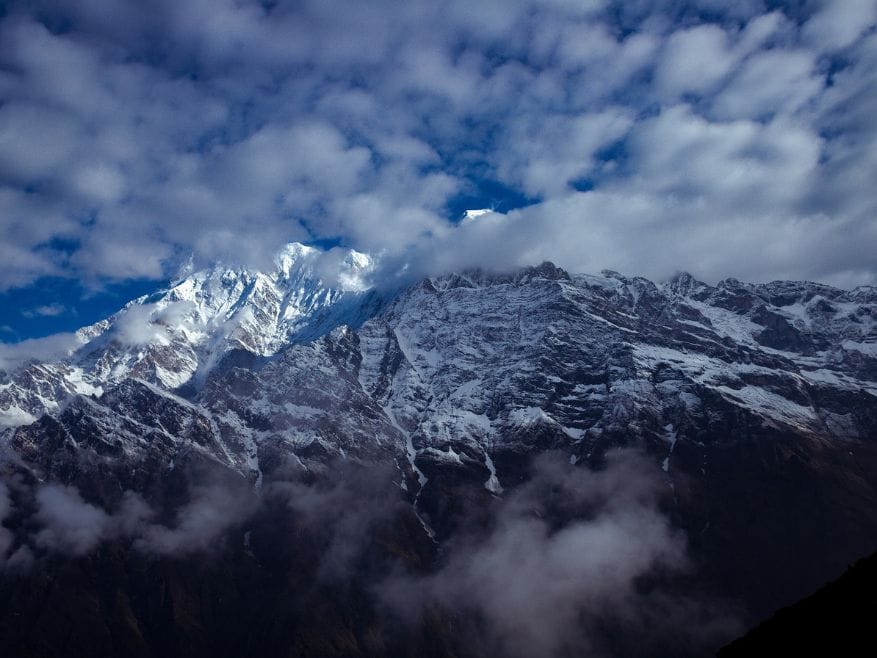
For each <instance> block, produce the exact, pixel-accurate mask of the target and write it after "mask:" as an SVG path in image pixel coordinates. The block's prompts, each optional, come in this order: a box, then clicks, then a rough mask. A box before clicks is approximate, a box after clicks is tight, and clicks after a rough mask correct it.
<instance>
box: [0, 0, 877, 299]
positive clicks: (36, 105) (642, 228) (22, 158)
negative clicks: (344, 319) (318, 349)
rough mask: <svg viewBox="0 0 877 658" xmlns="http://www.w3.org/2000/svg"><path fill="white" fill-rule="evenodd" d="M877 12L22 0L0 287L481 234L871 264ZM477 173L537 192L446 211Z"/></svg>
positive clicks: (436, 259) (586, 253) (6, 145)
mask: <svg viewBox="0 0 877 658" xmlns="http://www.w3.org/2000/svg"><path fill="white" fill-rule="evenodd" d="M875 20H877V14H875V5H874V3H873V2H868V1H866V2H859V1H856V0H850V1H849V2H837V3H820V2H808V3H803V4H802V3H794V4H790V5H789V6H788V7H782V6H780V7H777V6H776V3H771V8H770V9H768V8H767V7H766V6H765V4H764V3H761V2H757V1H753V2H745V3H734V6H733V7H728V6H727V3H718V2H714V1H711V0H710V1H708V0H700V1H698V2H688V3H679V2H662V3H653V2H650V3H638V2H625V3H615V2H608V1H607V2H602V1H599V0H595V1H594V2H566V1H563V0H514V1H513V2H508V1H505V2H499V1H495V2H494V1H490V2H479V3H475V4H473V3H466V2H459V1H457V0H445V1H444V2H438V3H436V2H426V1H425V0H423V1H420V0H417V1H414V2H408V3H404V6H399V4H398V3H391V2H388V1H379V2H369V3H362V2H352V1H348V0H333V2H328V3H327V2H323V3H317V2H296V3H286V2H279V3H256V2H232V1H231V0H223V1H220V2H215V1H214V2H201V1H199V0H188V1H186V2H168V1H164V0H159V1H155V2H150V3H138V2H119V3H114V4H113V7H112V8H108V7H107V5H106V4H105V3H100V2H90V1H88V2H76V3H72V2H71V3H56V2H52V3H41V2H37V3H18V4H16V3H12V4H11V6H10V8H9V10H8V11H7V13H6V15H5V17H4V18H3V19H2V21H0V44H2V45H0V98H2V105H0V226H2V230H3V235H4V238H5V239H4V241H3V244H2V245H0V286H2V287H9V286H18V285H24V284H27V283H29V282H32V281H34V280H35V279H37V278H38V277H40V276H44V275H66V276H76V277H80V278H82V279H85V280H87V281H91V282H101V281H108V280H118V279H125V278H132V277H133V278H138V277H156V278H158V277H161V276H165V275H167V274H168V273H170V272H173V271H174V269H175V268H176V267H177V266H178V265H179V263H180V262H181V261H182V260H183V259H185V258H186V257H187V256H188V254H189V253H194V254H195V257H196V261H197V262H209V261H213V260H215V259H217V258H222V259H224V260H226V261H231V260H237V261H241V262H245V263H249V264H255V265H261V264H264V263H267V262H268V259H269V258H270V255H271V253H272V252H273V251H274V250H275V249H276V248H277V246H278V245H279V244H281V243H283V242H285V241H288V240H297V239H298V240H301V239H309V238H335V237H340V238H341V239H342V240H343V241H344V242H345V243H347V244H349V245H350V246H353V247H357V248H360V249H363V250H368V251H372V252H376V253H383V254H385V255H386V256H387V258H388V259H389V260H390V261H392V262H396V261H397V260H405V259H410V260H412V261H418V262H425V263H429V264H432V265H434V266H435V267H439V266H440V265H446V266H449V267H450V266H454V267H456V266H466V265H471V264H484V263H480V261H481V260H482V258H483V254H484V253H485V248H484V244H483V243H480V242H478V240H479V239H482V238H483V239H486V240H489V241H490V242H489V244H490V245H491V246H492V248H491V250H490V251H491V252H493V253H501V254H503V257H502V258H498V257H497V259H496V260H497V265H512V264H519V263H522V262H528V263H531V262H533V261H534V260H537V259H542V258H550V259H552V260H555V261H557V262H558V263H559V264H561V265H563V266H566V267H568V268H570V269H574V270H594V269H599V268H601V267H612V268H613V269H618V270H624V271H627V272H630V273H634V274H645V275H648V276H652V277H658V278H660V277H663V276H666V275H667V274H669V273H671V272H672V271H674V270H677V269H680V268H681V269H689V270H692V271H694V272H695V273H696V274H698V275H699V276H701V277H703V278H705V279H716V278H720V277H723V276H737V277H739V278H743V279H770V278H776V277H791V278H818V279H823V280H827V281H830V282H834V283H840V284H843V285H848V284H854V283H867V282H873V281H874V280H875V270H874V264H873V258H872V256H871V253H872V252H873V247H874V246H875V244H877V228H875V221H874V216H875V210H877V193H875V192H874V189H873V187H874V186H873V185H871V184H870V181H873V180H875V174H877V161H875V157H874V155H873V154H874V153H875V152H877V151H875V149H874V148H873V146H874V142H875V139H877V128H875V125H874V122H873V120H871V119H870V118H869V117H871V116H873V112H869V109H871V108H872V106H873V105H874V104H875V101H874V99H875V96H877V94H875V91H874V90H875V88H877V85H875V82H877V80H875V75H877V74H875V73H874V71H875V70H877V68H875V67H874V66H873V63H874V57H875V50H877V45H875V44H877V33H875V29H874V25H875ZM482 180H491V181H496V182H499V183H501V184H503V185H505V186H507V187H508V188H509V189H511V190H514V191H515V192H516V193H518V194H521V195H525V196H528V197H530V198H532V199H533V200H534V201H536V203H535V204H534V205H532V206H530V207H529V208H527V209H526V210H521V211H518V212H516V213H512V214H510V215H509V216H508V217H505V218H503V217H498V216H495V217H492V218H490V219H489V220H488V226H485V227H479V228H475V227H471V226H469V227H467V226H456V225H455V224H454V223H453V222H452V221H451V220H453V219H456V218H451V217H449V216H448V211H447V208H448V204H449V202H450V201H452V200H453V199H455V198H456V197H457V196H458V195H461V194H473V193H474V192H475V191H476V186H477V183H478V182H479V181H482ZM473 240H474V241H475V243H474V244H473V242H472V241H473ZM71 245H72V246H71Z"/></svg>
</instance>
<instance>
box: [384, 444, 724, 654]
mask: <svg viewBox="0 0 877 658" xmlns="http://www.w3.org/2000/svg"><path fill="white" fill-rule="evenodd" d="M663 487H666V484H664V483H662V482H661V480H660V478H659V477H658V476H657V474H656V469H655V467H654V465H651V464H648V463H646V461H645V460H644V459H643V458H642V457H641V456H639V455H638V454H636V453H635V452H632V451H618V452H616V453H613V454H610V455H609V456H608V462H607V465H606V467H605V468H604V469H603V470H599V471H589V470H587V469H582V468H575V467H572V466H570V465H569V463H568V461H567V460H564V459H562V458H561V457H560V456H558V455H552V454H544V455H542V456H540V457H539V458H538V460H537V461H536V463H535V465H534V473H533V477H532V479H531V480H529V481H528V482H527V483H526V484H524V485H522V486H521V487H519V488H517V489H515V490H514V491H513V492H510V493H508V494H507V495H506V497H505V499H504V500H503V501H502V502H501V504H500V505H499V506H498V509H497V510H496V512H495V514H494V516H493V518H492V528H491V529H490V530H489V531H488V532H487V533H484V534H482V533H479V534H477V535H476V536H474V537H469V538H465V537H464V538H459V537H458V538H455V542H454V543H452V545H451V547H450V548H449V549H448V551H447V552H446V554H445V556H444V564H443V566H442V567H441V568H440V569H439V570H438V571H437V572H435V573H433V574H431V575H428V576H422V575H421V576H411V575H403V576H398V577H395V578H391V579H388V580H387V581H385V582H383V583H381V584H380V585H379V586H378V589H379V591H380V592H381V595H382V596H383V598H384V600H385V601H386V602H387V604H388V605H389V606H390V609H391V610H394V611H395V612H396V614H398V615H400V616H401V617H402V619H404V620H408V622H409V623H410V622H413V621H416V620H418V619H419V617H420V615H421V614H423V613H424V612H425V611H427V610H429V609H430V607H431V606H435V605H439V606H441V607H443V608H445V609H447V610H453V611H455V612H456V613H457V614H460V615H463V616H464V617H465V618H467V619H476V620H481V624H482V625H483V628H481V629H479V630H481V631H482V632H483V633H484V634H485V636H486V638H487V642H488V645H487V646H488V647H489V649H490V650H492V651H494V652H496V654H497V655H504V656H546V657H549V656H559V655H588V656H602V655H633V654H636V653H638V652H639V651H641V650H642V648H643V647H646V646H648V647H652V648H653V649H654V647H659V646H663V644H662V643H664V642H667V641H668V640H669V638H673V639H672V642H671V645H675V646H677V647H678V646H684V645H688V646H698V645H700V646H701V647H702V649H706V648H707V647H711V646H715V644H716V642H717V641H718V642H721V640H722V638H724V637H730V636H732V635H733V633H734V632H735V631H737V630H739V628H738V622H737V621H736V620H735V619H734V617H733V616H731V615H730V614H728V613H727V612H723V611H722V609H721V606H719V605H717V604H716V603H715V602H707V601H704V600H696V599H693V598H686V597H684V596H681V595H677V596H673V595H669V594H667V591H666V590H665V589H664V588H663V587H659V588H653V589H652V590H649V589H648V588H646V587H643V586H642V583H643V581H644V579H646V578H648V577H650V576H654V575H655V574H658V573H661V574H664V575H667V574H679V573H684V572H686V571H688V570H689V569H690V568H691V565H690V564H689V561H688V556H687V551H686V544H685V538H684V536H683V535H682V534H680V533H679V532H677V531H675V530H673V529H672V527H671V526H670V523H669V521H668V519H667V518H666V517H665V516H664V515H663V514H662V513H661V512H660V511H659V510H658V509H657V505H656V501H657V500H659V498H660V495H659V492H660V490H661V489H662V488H663ZM695 620H697V621H696V622H695ZM619 628H624V629H625V633H624V634H627V635H628V636H629V637H636V641H635V642H632V643H631V644H630V645H629V646H627V647H626V648H624V647H623V646H620V645H623V644H624V640H619V639H618V638H619V635H618V633H617V630H618V629H619ZM624 634H622V635H624ZM610 636H614V639H613V641H612V645H611V646H609V645H606V644H605V642H606V640H607V637H610Z"/></svg>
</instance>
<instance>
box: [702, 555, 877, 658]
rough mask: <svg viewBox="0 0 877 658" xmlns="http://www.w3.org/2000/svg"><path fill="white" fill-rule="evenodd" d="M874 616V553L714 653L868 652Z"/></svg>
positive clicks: (722, 656)
mask: <svg viewBox="0 0 877 658" xmlns="http://www.w3.org/2000/svg"><path fill="white" fill-rule="evenodd" d="M875 619H877V554H874V555H871V556H870V557H867V558H863V559H862V560H859V561H858V562H856V563H855V564H854V565H853V566H852V567H850V568H849V569H847V571H846V572H845V573H844V574H843V576H841V577H840V578H838V579H837V580H835V581H832V582H831V583H829V584H827V585H825V586H824V587H822V588H820V589H819V590H818V591H817V592H815V593H814V594H812V595H811V596H808V597H807V598H806V599H804V600H802V601H799V602H798V603H796V604H794V605H792V606H789V607H788V608H783V609H782V610H780V611H779V612H777V613H776V614H775V615H773V616H772V617H771V618H770V619H768V620H767V621H765V622H764V623H762V624H759V625H758V626H756V627H755V628H754V629H753V630H751V631H749V632H748V633H747V634H746V635H744V636H743V637H742V638H740V639H738V640H734V642H732V643H731V644H729V645H727V646H726V647H723V648H722V650H721V651H719V658H736V656H779V655H807V654H809V655H813V654H817V655H823V656H827V655H835V656H871V655H873V654H874V647H875V643H877V639H875V629H874V620H875Z"/></svg>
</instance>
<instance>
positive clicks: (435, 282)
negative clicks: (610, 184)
mask: <svg viewBox="0 0 877 658" xmlns="http://www.w3.org/2000/svg"><path fill="white" fill-rule="evenodd" d="M372 267H373V263H372V261H371V260H370V259H369V257H367V256H365V255H363V254H358V253H356V252H347V253H345V254H342V255H340V256H339V257H338V258H336V259H335V261H334V270H332V269H330V270H327V269H326V260H325V258H323V257H321V254H320V253H319V252H317V251H316V250H312V249H309V248H306V247H302V246H301V245H290V246H289V247H287V248H286V249H285V250H284V251H283V252H282V253H281V255H280V256H279V257H278V259H277V265H276V269H275V270H274V271H272V272H270V273H260V272H254V271H248V270H239V269H228V268H223V267H217V268H214V269H210V270H206V271H203V272H198V273H194V274H191V275H189V276H187V277H185V278H183V279H181V280H180V281H177V282H175V283H174V284H173V285H172V286H170V287H169V288H168V289H167V290H164V291H161V292H159V293H156V294H155V295H151V296H148V297H144V298H141V299H138V300H135V301H133V302H132V303H131V304H129V305H128V306H127V307H126V308H125V309H123V310H122V311H120V312H119V313H117V314H116V315H114V316H112V317H111V318H108V319H107V320H105V321H103V322H100V323H98V324H96V325H93V326H92V327H87V328H85V329H83V330H81V332H80V337H81V340H82V343H83V344H82V346H81V347H79V349H78V350H77V351H76V352H75V353H73V354H71V355H70V357H69V358H67V359H65V360H63V361H61V362H58V363H47V364H32V365H29V366H27V367H26V368H24V369H22V370H19V371H17V372H13V373H10V374H8V375H7V379H6V381H5V382H3V383H2V384H0V409H2V411H3V413H4V417H5V422H6V424H7V425H9V426H10V427H9V428H8V429H7V430H5V432H4V433H3V434H2V435H0V441H2V442H3V443H4V444H5V445H6V446H7V447H8V448H9V449H11V450H12V451H13V452H14V454H15V455H17V458H18V459H21V460H22V462H23V463H24V464H26V465H27V468H29V469H32V470H33V472H34V473H35V474H36V477H37V478H40V479H43V478H49V479H58V480H61V481H63V482H67V483H71V484H77V486H83V485H82V483H83V482H86V483H92V484H90V485H89V486H90V487H91V489H92V490H93V491H95V492H97V491H100V492H104V493H102V494H100V495H106V496H109V497H110V498H112V496H113V495H116V494H112V493H111V491H121V490H134V491H154V490H156V488H157V487H158V488H160V487H161V486H162V485H161V482H163V480H164V479H165V478H167V477H169V474H171V473H173V472H175V469H179V468H180V466H181V464H183V463H186V462H187V461H189V462H191V461H192V460H197V461H200V462H204V463H211V464H214V465H217V466H220V467H222V468H225V469H228V470H230V471H232V472H235V473H239V474H240V475H242V476H243V477H244V478H246V479H247V481H248V482H249V483H250V486H251V487H253V488H254V489H256V490H258V489H259V487H261V486H263V483H264V482H266V481H268V482H270V481H272V479H273V478H274V477H275V475H276V474H277V473H280V472H282V471H283V470H284V469H286V468H288V465H289V464H290V462H294V463H295V464H297V465H298V466H300V467H302V468H304V469H306V470H308V471H309V472H313V473H315V474H321V473H322V474H325V473H326V469H327V468H329V466H328V465H329V464H330V463H332V460H334V459H341V460H354V461H358V462H366V463H374V464H387V465H391V466H392V468H394V469H395V470H396V472H397V473H398V482H397V483H398V486H399V489H400V491H401V492H402V494H401V495H403V496H404V497H405V499H406V500H407V501H408V504H410V505H411V508H412V509H413V512H414V513H415V515H416V516H417V519H418V522H419V523H420V524H421V527H422V530H423V532H424V533H425V536H428V537H429V538H430V541H437V542H439V543H441V542H443V541H445V540H446V539H447V538H448V537H450V536H452V534H453V533H454V531H455V528H456V527H457V525H456V524H457V523H458V522H459V519H460V518H461V515H462V510H464V509H469V508H471V507H473V506H474V507H476V508H478V507H479V506H486V505H488V504H489V501H490V500H493V499H496V498H501V497H502V496H504V495H505V493H506V492H508V491H510V490H514V489H515V487H517V486H519V485H520V484H521V483H522V482H524V481H526V480H527V478H528V477H529V476H528V472H529V471H528V468H529V466H528V464H529V463H530V461H531V460H532V458H533V456H534V455H537V454H540V453H543V452H546V451H559V452H560V453H561V454H562V455H563V457H564V459H565V460H567V461H568V462H570V463H572V464H576V463H578V464H581V465H587V466H590V467H592V468H600V465H601V463H602V462H603V460H604V459H605V456H606V454H607V453H608V452H609V451H611V450H612V449H613V448H615V447H618V446H637V447H638V448H639V449H641V450H642V451H643V452H645V453H646V454H647V455H649V457H650V458H651V459H652V461H653V463H654V465H655V468H656V469H657V470H659V473H660V474H661V477H663V478H664V480H665V482H666V490H665V493H666V495H665V497H666V500H664V501H663V503H662V504H663V505H665V507H666V509H667V510H668V513H669V514H670V516H671V518H672V519H673V521H674V523H675V524H676V526H677V527H678V528H679V529H680V530H682V531H684V532H685V533H686V536H687V537H688V542H689V545H690V546H691V550H692V551H693V554H694V555H695V557H696V559H697V560H699V561H700V562H701V563H702V564H703V574H704V575H703V578H704V582H705V583H707V585H705V587H706V588H707V589H708V590H710V591H713V592H720V593H721V594H722V595H723V596H728V597H731V598H732V599H733V600H734V601H737V602H739V603H740V605H742V606H743V607H745V608H746V609H747V610H748V611H749V612H750V613H751V614H753V615H755V616H758V615H761V614H764V613H766V612H769V611H771V610H773V609H774V608H775V607H777V606H779V605H783V604H786V603H788V602H790V601H791V600H793V599H794V598H796V597H799V596H801V595H803V594H804V593H806V592H807V591H808V589H809V588H811V587H814V586H815V585H818V584H819V583H821V582H823V581H824V580H826V579H828V578H829V577H831V576H833V575H834V572H835V571H836V570H838V569H841V568H842V567H843V565H844V564H845V563H846V561H848V560H850V559H852V558H855V557H858V556H860V555H862V554H865V553H867V552H869V551H871V550H872V549H873V547H874V545H877V444H875V441H874V439H875V437H877V289H874V288H870V287H860V288H857V289H855V290H852V291H845V290H839V289H836V288H832V287H829V286H825V285H821V284H816V283H808V282H773V283H770V284H758V285H755V284H745V283H741V282H738V281H735V280H733V279H728V280H725V281H722V282H720V283H718V284H717V285H716V286H711V285H707V284H705V283H703V282H700V281H697V280H695V279H694V278H693V277H691V276H690V275H688V274H684V273H683V274H679V275H677V276H675V277H674V278H672V279H671V280H670V281H667V282H665V283H661V284H655V283H653V282H650V281H648V280H646V279H643V278H635V277H634V278H631V277H625V276H622V275H620V274H618V273H615V272H609V271H605V272H603V273H600V274H596V275H591V274H572V275H571V274H569V273H567V272H565V271H564V270H562V269H560V268H557V267H555V266H554V265H552V264H550V263H543V264H542V265H540V266H538V267H529V268H524V269H521V270H518V271H515V272H510V273H501V274H497V273H488V272H483V271H467V272H458V273H452V274H447V275H443V276H437V277H432V278H427V279H423V280H421V281H418V282H416V283H414V284H413V285H411V286H410V287H408V288H407V289H404V290H401V291H398V292H397V293H395V294H392V295H390V294H388V293H379V292H378V291H377V290H375V289H372V288H370V287H369V283H368V275H369V273H370V271H371V268H372ZM315 477H316V475H315ZM107 478H109V480H107ZM107 481H111V482H115V483H116V484H115V485H113V486H115V489H112V487H110V485H108V484H106V482H107ZM95 482H101V483H103V484H101V485H100V486H98V485H96V484H94V483H95ZM107 487H110V488H107ZM95 495H98V494H97V493H95ZM406 532H408V531H406ZM398 541H400V542H401V543H402V545H405V546H408V544H406V543H405V542H406V541H408V540H403V539H399V540H398ZM400 550H401V549H400Z"/></svg>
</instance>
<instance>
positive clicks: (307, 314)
mask: <svg viewBox="0 0 877 658" xmlns="http://www.w3.org/2000/svg"><path fill="white" fill-rule="evenodd" d="M372 267H373V264H372V261H371V258H370V257H369V256H367V255H366V254H362V253H359V252H356V251H352V250H349V251H346V252H339V253H337V254H336V253H332V254H329V255H327V254H325V253H324V252H322V251H320V250H318V249H316V248H314V247H307V246H305V245H301V244H298V243H292V244H289V245H287V246H286V247H285V248H284V249H282V250H281V251H280V252H279V253H278V254H277V256H276V258H275V269H273V270H272V271H269V272H259V271H254V270H248V269H244V268H229V267H225V266H222V265H218V266H216V267H213V268H211V269H208V270H203V271H199V272H195V273H193V274H190V275H188V276H186V277H184V278H181V279H180V280H178V281H175V282H174V283H172V284H171V286H170V287H169V288H168V289H167V290H162V291H159V292H156V293H155V294H152V295H147V296H144V297H141V298H139V299H135V300H133V301H132V302H130V303H129V304H127V305H126V306H125V308H123V309H122V310H120V311H119V312H118V313H116V314H114V315H113V316H111V317H109V318H107V319H105V320H102V321H100V322H98V323H96V324H94V325H91V326H88V327H84V328H82V329H80V330H79V331H78V332H77V338H78V340H79V342H80V346H79V347H78V348H77V349H76V350H75V351H74V352H73V353H72V354H71V355H70V357H69V358H67V359H64V360H63V361H61V362H59V363H50V364H44V363H40V364H32V365H30V366H29V367H27V368H25V369H23V370H20V371H19V372H15V373H12V375H11V377H10V378H9V381H7V382H4V383H3V384H0V425H6V426H9V425H19V424H24V423H28V422H33V421H34V420H36V418H37V417H39V416H40V415H42V414H43V413H45V412H52V411H56V410H58V409H59V408H60V405H61V404H62V403H63V402H64V400H66V399H68V398H69V397H70V396H71V395H76V394H85V395H89V394H92V393H97V394H99V393H100V392H101V391H103V390H104V389H105V388H106V386H107V385H110V384H113V383H117V382H121V381H123V380H125V379H126V378H129V377H134V378H137V379H142V380H144V381H147V382H150V383H154V384H157V385H159V386H161V387H162V388H165V389H168V390H172V389H176V388H178V387H180V386H183V385H185V384H193V385H194V384H197V383H198V382H199V381H200V380H201V379H202V378H203V377H204V376H205V375H206V373H207V372H209V371H210V369H211V368H212V367H213V365H214V364H215V362H216V361H217V360H219V359H221V358H222V357H223V355H225V354H226V353H228V352H229V351H232V350H235V349H241V350H246V351H247V352H249V353H252V354H256V355H259V356H268V355H271V354H274V353H275V352H277V351H278V350H280V349H281V348H283V347H285V346H287V345H289V344H292V343H296V342H301V341H304V340H307V339H310V338H315V337H318V336H320V335H322V334H324V333H326V332H327V331H329V330H331V329H332V328H333V327H335V326H338V325H341V324H346V325H350V326H358V325H359V324H361V323H362V321H363V320H364V319H365V318H366V317H368V316H369V315H372V314H374V313H375V312H376V310H377V309H378V308H379V306H380V299H379V297H378V296H377V294H376V293H375V292H374V291H372V290H371V289H370V286H369V284H368V276H369V274H370V272H371V269H372Z"/></svg>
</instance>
